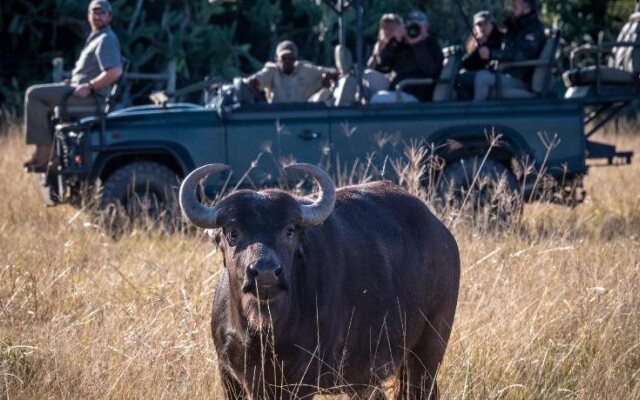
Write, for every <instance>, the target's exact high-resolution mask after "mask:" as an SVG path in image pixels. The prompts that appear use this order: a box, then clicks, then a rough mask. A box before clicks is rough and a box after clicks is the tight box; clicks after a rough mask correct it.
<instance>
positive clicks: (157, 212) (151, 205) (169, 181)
mask: <svg viewBox="0 0 640 400" xmlns="http://www.w3.org/2000/svg"><path fill="white" fill-rule="evenodd" d="M178 188H179V177H178V175H177V174H176V173H175V172H174V171H172V170H171V169H169V168H168V167H166V166H164V165H162V164H158V163H155V162H152V161H136V162H132V163H130V164H127V165H125V166H123V167H121V168H119V169H117V170H116V171H115V172H114V173H112V174H111V175H110V176H109V177H108V178H107V179H106V180H105V181H104V185H103V187H102V195H101V196H100V202H99V209H100V210H101V214H102V219H103V221H104V222H105V223H106V225H107V227H108V228H110V229H112V230H118V229H122V228H124V227H126V226H127V224H131V223H147V222H151V223H153V224H156V223H160V224H161V225H162V226H163V227H164V228H171V227H173V226H175V223H176V221H177V216H178V215H179V213H178V200H177V199H178V197H177V193H178Z"/></svg>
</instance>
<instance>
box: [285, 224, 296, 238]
mask: <svg viewBox="0 0 640 400" xmlns="http://www.w3.org/2000/svg"><path fill="white" fill-rule="evenodd" d="M295 235H296V227H295V226H293V225H289V226H287V227H286V228H285V229H284V236H285V237H286V238H287V239H293V237H294V236H295Z"/></svg>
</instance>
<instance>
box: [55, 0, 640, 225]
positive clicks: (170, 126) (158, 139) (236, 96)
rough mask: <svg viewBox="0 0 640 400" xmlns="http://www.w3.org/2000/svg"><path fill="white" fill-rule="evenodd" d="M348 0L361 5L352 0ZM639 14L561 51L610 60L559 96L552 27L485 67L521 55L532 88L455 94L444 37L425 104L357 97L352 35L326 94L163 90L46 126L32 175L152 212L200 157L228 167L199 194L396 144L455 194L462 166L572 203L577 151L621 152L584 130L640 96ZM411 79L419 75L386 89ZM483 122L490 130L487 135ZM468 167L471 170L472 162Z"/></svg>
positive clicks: (377, 172)
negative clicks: (304, 97)
mask: <svg viewBox="0 0 640 400" xmlns="http://www.w3.org/2000/svg"><path fill="white" fill-rule="evenodd" d="M352 3H355V4H356V5H357V7H360V8H361V7H363V5H362V3H363V2H361V1H360V2H352ZM339 11H340V12H344V11H346V10H339ZM358 15H360V13H359V14H358ZM639 18H640V13H637V12H636V13H634V14H633V15H632V16H631V18H630V21H629V23H628V24H627V25H626V26H625V28H624V29H623V32H622V33H621V39H620V40H619V41H618V42H617V43H614V44H612V45H605V44H600V45H599V46H598V47H594V48H582V49H577V50H576V51H575V52H574V57H573V59H572V60H573V61H576V62H577V60H578V57H579V55H580V54H582V53H583V52H587V51H596V52H603V51H605V50H606V49H612V50H613V60H614V62H612V63H611V64H610V65H609V66H608V67H603V66H602V65H601V64H600V60H602V59H603V58H602V57H597V58H598V61H599V63H598V64H597V65H594V66H588V67H584V68H582V69H579V68H578V65H577V64H576V69H575V70H573V71H569V72H567V73H565V78H566V80H567V82H568V83H569V84H570V87H569V89H568V90H567V91H566V93H565V96H564V97H562V96H561V95H559V94H558V93H557V92H555V91H554V90H553V72H554V67H555V65H556V54H557V53H558V52H557V50H558V42H559V37H560V33H559V31H558V30H554V31H550V32H549V35H548V39H547V42H546V44H545V47H544V49H543V51H542V54H541V55H540V58H539V60H532V61H525V62H519V63H509V64H502V65H499V66H498V72H500V71H503V70H504V69H505V68H509V67H512V66H524V65H527V66H534V67H535V72H534V77H533V84H532V87H531V91H523V90H520V91H513V90H512V91H508V90H502V89H501V88H500V85H498V88H497V90H496V92H495V93H494V94H493V96H492V98H491V99H490V100H487V101H484V102H468V101H457V100H456V98H455V90H454V89H455V88H454V85H455V83H456V82H455V79H456V75H457V73H458V71H459V69H460V59H461V51H460V49H456V48H450V49H448V50H447V51H446V54H445V55H446V57H445V61H444V68H443V71H442V74H441V76H440V79H438V80H437V81H435V82H433V83H435V84H436V86H435V91H434V98H433V102H429V103H403V102H402V97H400V96H399V97H398V102H397V103H391V104H368V105H363V104H362V102H360V101H358V86H359V84H360V78H359V75H360V72H361V71H362V59H363V58H362V39H361V38H358V40H357V41H356V42H357V44H358V45H357V46H356V47H357V63H353V62H352V60H351V56H350V52H349V51H348V49H347V48H346V47H345V46H343V45H338V46H337V48H336V53H335V54H336V67H337V68H338V70H339V72H340V75H341V77H340V79H339V80H338V82H337V84H336V86H335V88H334V90H333V100H332V101H331V103H330V104H325V103H299V104H298V103H297V104H266V103H258V102H256V101H255V99H254V98H253V97H252V96H251V95H250V94H249V92H248V91H247V90H246V88H245V87H244V86H243V83H242V81H241V80H239V79H236V80H235V81H234V83H233V84H230V85H222V86H220V87H219V88H218V89H217V91H216V92H215V94H214V96H212V97H211V98H210V99H209V101H207V102H205V103H203V104H192V103H177V102H173V101H171V99H170V98H166V97H165V98H164V99H160V100H159V101H157V104H150V105H144V106H136V107H129V108H125V109H120V110H116V111H111V112H108V113H101V114H100V115H97V116H96V115H94V116H90V117H85V118H82V119H79V120H77V121H72V122H64V121H61V122H60V123H59V124H57V126H56V132H55V138H56V158H55V160H54V161H53V162H52V163H51V165H50V168H49V170H48V171H47V172H46V173H45V174H42V186H43V189H44V194H45V198H46V200H47V202H48V203H49V204H52V205H53V204H60V203H72V204H82V203H83V201H85V199H86V198H85V196H86V193H87V190H86V189H87V188H89V189H91V188H95V187H96V186H97V185H98V183H100V184H101V185H100V186H101V188H102V189H101V191H100V196H99V207H100V208H108V207H111V206H113V205H116V204H120V205H122V206H124V207H125V209H126V210H127V211H128V212H129V213H134V212H135V209H136V208H137V207H139V206H140V199H143V200H145V203H146V204H147V207H151V209H152V211H153V210H155V211H156V212H157V211H160V210H175V209H176V197H175V193H176V190H177V187H178V186H179V182H180V180H181V179H182V178H184V177H185V176H186V175H187V174H188V173H189V172H190V171H192V170H193V169H195V168H197V167H199V166H201V165H204V164H207V163H225V164H228V165H230V166H231V167H232V169H233V171H236V174H233V175H231V176H229V177H227V178H226V179H225V178H224V177H217V178H216V179H217V180H216V181H212V182H208V184H207V190H209V191H211V192H215V191H216V190H218V189H220V188H221V187H223V186H224V185H238V184H245V185H246V184H248V185H254V186H263V185H268V184H274V183H275V182H278V181H279V180H280V179H281V177H282V175H281V170H282V166H283V164H287V163H289V162H293V161H297V162H307V163H311V164H316V165H320V166H322V167H323V168H325V169H326V170H327V171H328V172H329V173H331V174H333V176H334V177H335V178H336V179H337V180H338V181H340V179H342V178H343V177H344V176H345V175H351V174H353V173H356V172H358V171H359V172H360V173H362V174H363V175H367V176H369V177H373V178H376V179H397V175H396V172H397V171H396V169H394V167H393V166H394V165H397V164H395V163H396V162H397V161H398V160H400V161H401V160H406V157H407V156H406V154H407V151H406V149H407V148H408V147H410V146H413V148H417V149H418V150H420V151H419V152H418V153H419V154H421V156H420V157H422V159H421V160H419V161H420V162H424V163H427V162H428V160H427V158H429V159H432V157H437V158H438V159H439V160H441V161H442V163H441V167H442V168H440V169H438V170H436V171H435V172H433V173H432V174H431V175H430V177H431V178H433V179H426V178H425V179H424V180H423V182H424V183H425V184H432V183H433V182H437V183H436V187H437V188H441V189H443V188H449V189H451V188H453V189H454V190H455V191H457V192H458V193H465V192H466V191H469V190H471V189H473V182H474V181H475V180H474V179H473V176H474V174H477V175H479V176H482V177H483V178H487V179H488V180H489V181H494V182H495V181H497V180H498V179H499V178H500V177H503V178H501V182H504V183H506V185H507V187H508V188H509V189H510V190H512V191H518V192H519V193H521V195H522V196H521V198H522V199H525V200H535V199H538V198H540V196H539V194H540V193H541V190H542V189H541V188H542V186H544V190H545V192H546V193H551V194H552V196H551V197H550V198H551V199H552V200H555V201H557V202H559V203H563V204H577V203H579V202H580V201H582V199H583V198H584V190H583V189H582V180H583V177H584V176H585V175H586V174H587V173H588V166H587V159H588V158H603V159H605V160H607V161H608V162H609V163H618V162H624V163H629V162H630V161H631V157H632V153H630V152H618V151H617V150H616V149H615V147H614V146H612V145H609V144H604V143H596V142H593V141H592V140H590V136H591V135H592V134H593V133H594V132H595V131H596V130H597V129H599V128H600V127H601V126H602V125H603V124H604V123H605V122H606V121H607V120H609V119H611V118H612V117H613V116H615V113H616V112H619V111H620V110H621V109H622V107H623V106H626V105H628V104H629V103H630V102H632V101H633V100H635V99H637V98H638V97H639V96H640V78H639V74H638V72H639V71H640V62H638V61H640V35H637V32H638V29H640V28H638V19H639ZM358 21H359V23H361V22H360V19H358ZM360 31H361V30H360ZM625 35H626V36H625ZM627 36H629V37H631V36H633V40H632V41H628V40H629V39H628V38H627ZM342 39H343V38H342ZM617 62H619V64H616V63H617ZM417 83H418V84H419V83H424V82H415V81H408V82H403V83H401V84H400V85H399V87H400V88H402V87H404V86H405V85H411V84H417ZM210 84H211V82H205V83H204V84H202V85H195V86H194V87H191V88H189V89H188V90H191V89H202V88H203V87H208V86H209V85H210ZM183 92H184V91H183ZM169 95H170V94H169ZM586 127H588V128H589V129H588V130H587V128H586ZM585 131H586V132H585ZM491 133H494V134H496V135H498V136H499V140H498V141H496V142H494V143H491V141H490V140H489V139H488V135H490V134H491ZM427 154H428V157H427V156H424V155H427ZM479 165H482V169H481V170H480V171H476V170H475V169H477V167H478V166H479ZM527 171H534V173H527ZM477 175H476V176H477ZM541 176H544V182H545V184H544V185H541V184H540V183H541V179H540V177H541ZM148 200H150V202H149V201H148ZM149 203H150V205H149Z"/></svg>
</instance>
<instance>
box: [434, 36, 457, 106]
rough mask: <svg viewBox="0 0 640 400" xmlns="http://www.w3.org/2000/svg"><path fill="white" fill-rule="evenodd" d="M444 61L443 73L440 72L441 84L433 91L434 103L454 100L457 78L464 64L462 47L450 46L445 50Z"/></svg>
mask: <svg viewBox="0 0 640 400" xmlns="http://www.w3.org/2000/svg"><path fill="white" fill-rule="evenodd" d="M442 52H443V53H444V61H443V62H442V72H440V80H441V81H442V82H441V83H438V84H437V85H436V87H435V88H434V90H433V101H447V100H452V98H453V95H454V94H455V90H453V89H454V86H455V83H456V82H455V78H456V77H457V76H458V72H460V65H461V64H462V47H461V46H450V47H447V48H445V49H444V50H443V51H442Z"/></svg>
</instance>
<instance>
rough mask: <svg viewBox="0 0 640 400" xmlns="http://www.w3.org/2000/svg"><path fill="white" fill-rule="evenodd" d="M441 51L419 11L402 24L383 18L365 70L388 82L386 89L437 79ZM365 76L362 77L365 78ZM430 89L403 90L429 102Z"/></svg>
mask: <svg viewBox="0 0 640 400" xmlns="http://www.w3.org/2000/svg"><path fill="white" fill-rule="evenodd" d="M443 60H444V56H443V55H442V49H441V48H440V45H439V44H438V40H437V39H436V38H435V36H434V35H433V34H432V33H431V32H430V31H429V20H428V19H427V16H426V15H425V14H424V13H423V12H421V11H417V10H416V11H412V12H411V13H409V15H408V16H407V18H406V24H405V22H404V21H403V20H402V18H400V16H398V15H397V14H385V15H383V16H382V18H381V20H380V34H379V35H378V41H377V42H376V44H375V46H374V50H373V53H372V54H371V57H370V58H369V61H368V63H367V66H368V67H369V68H370V69H372V70H374V71H377V72H379V73H382V74H385V75H386V77H387V78H388V82H389V88H391V89H393V88H395V86H396V85H397V84H398V83H399V82H401V81H403V80H405V79H420V78H433V79H437V78H438V77H439V76H440V71H442V61H443ZM367 75H368V74H367V73H365V76H367ZM433 87H434V85H422V86H411V87H407V88H406V89H405V91H406V92H407V93H410V94H412V95H413V96H415V97H416V98H418V99H419V100H421V101H429V100H431V96H432V92H433Z"/></svg>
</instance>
